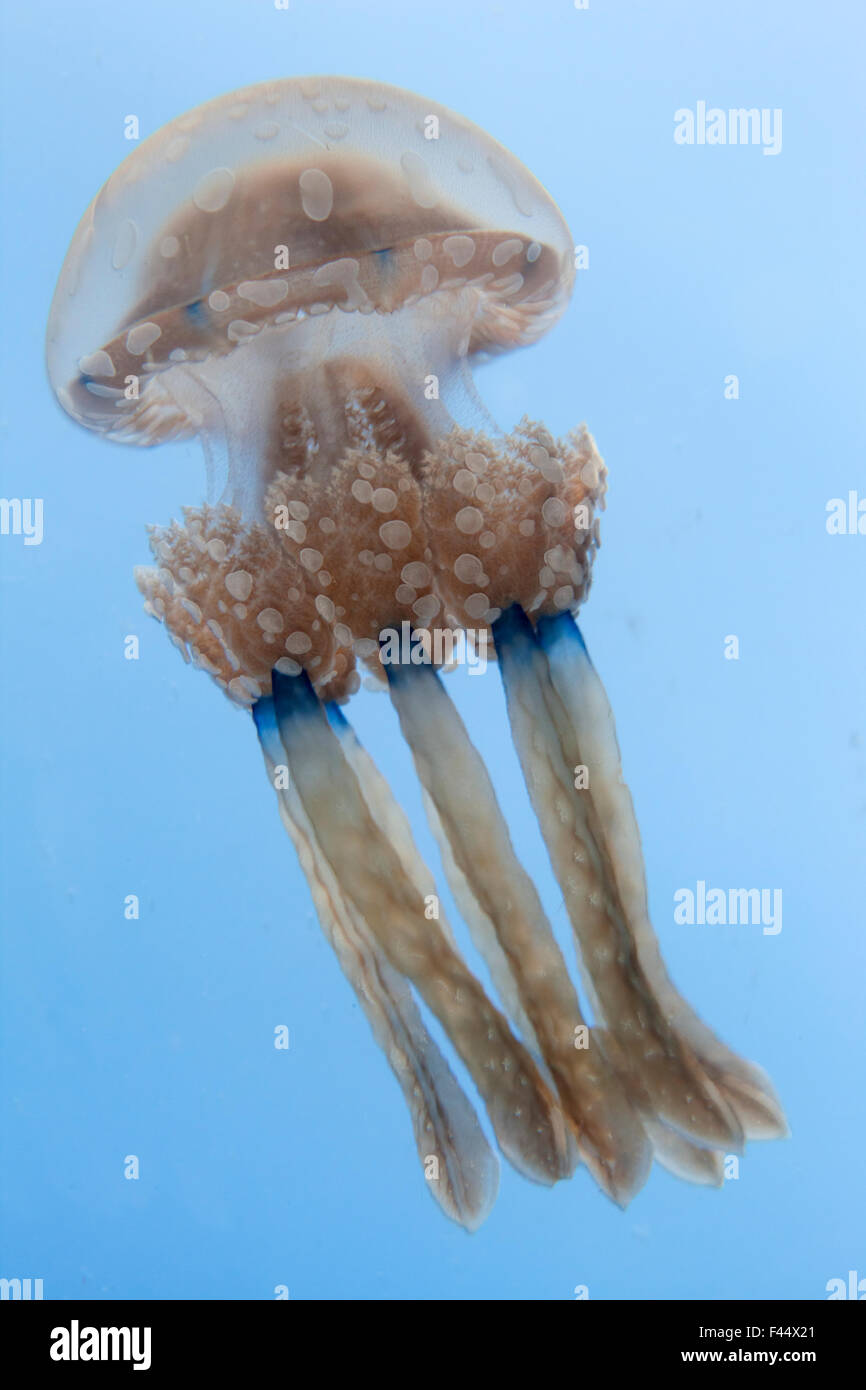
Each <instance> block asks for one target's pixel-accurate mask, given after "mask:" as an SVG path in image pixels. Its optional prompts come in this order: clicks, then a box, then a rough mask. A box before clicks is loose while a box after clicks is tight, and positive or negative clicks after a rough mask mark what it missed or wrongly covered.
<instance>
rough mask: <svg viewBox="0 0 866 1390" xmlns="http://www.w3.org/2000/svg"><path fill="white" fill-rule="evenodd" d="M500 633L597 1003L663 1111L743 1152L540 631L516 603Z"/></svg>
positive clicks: (676, 1122)
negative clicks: (658, 991)
mask: <svg viewBox="0 0 866 1390" xmlns="http://www.w3.org/2000/svg"><path fill="white" fill-rule="evenodd" d="M493 632H494V639H495V641H496V650H497V654H498V657H499V664H500V670H501V673H502V680H503V684H504V686H505V693H506V700H507V705H508V713H509V718H510V721H511V728H512V732H513V735H514V742H515V746H516V747H517V750H518V755H519V757H520V761H521V764H522V767H523V772H524V777H525V779H526V783H527V787H528V789H529V793H530V798H531V800H532V803H533V806H534V808H535V813H536V816H537V818H538V821H539V824H540V826H541V830H542V834H543V836H544V839H545V841H546V844H547V847H548V852H549V853H550V857H551V861H552V863H553V867H554V871H555V873H556V876H557V879H558V881H559V884H560V887H561V889H562V892H563V897H564V900H565V906H566V910H567V912H568V915H569V918H570V921H571V924H572V928H573V930H574V934H575V942H576V945H577V949H578V956H579V959H580V961H581V963H582V966H583V974H584V978H585V981H586V984H587V989H588V991H589V994H590V999H591V1002H592V1004H593V1009H594V1011H595V1012H596V1014H597V1016H598V1018H599V1019H600V1020H601V1021H603V1022H604V1024H605V1026H606V1027H607V1028H609V1030H610V1032H611V1034H612V1036H613V1038H614V1039H615V1041H616V1043H617V1045H618V1047H619V1048H620V1050H621V1054H622V1056H623V1057H624V1059H625V1061H626V1063H627V1066H628V1069H629V1074H630V1075H632V1076H633V1077H634V1079H635V1084H636V1086H637V1087H638V1088H642V1090H643V1091H644V1092H645V1093H646V1095H647V1096H648V1097H649V1101H650V1104H651V1106H652V1110H653V1113H654V1115H656V1116H658V1117H659V1118H661V1119H663V1120H665V1121H666V1122H667V1123H668V1124H669V1125H671V1126H672V1127H673V1128H675V1129H677V1130H679V1131H681V1132H682V1133H683V1134H684V1135H685V1136H686V1137H687V1138H689V1139H691V1140H692V1141H694V1142H696V1143H698V1144H700V1145H706V1146H707V1147H709V1148H724V1149H726V1150H735V1151H740V1150H741V1149H742V1145H743V1142H744V1137H743V1131H742V1127H741V1125H740V1122H739V1120H738V1118H737V1116H736V1114H735V1113H734V1110H733V1108H732V1107H731V1105H730V1104H729V1103H728V1101H727V1100H726V1099H725V1098H724V1097H723V1096H722V1094H721V1092H720V1091H719V1089H718V1088H717V1087H716V1085H715V1084H714V1082H713V1081H712V1080H711V1079H710V1078H709V1077H708V1076H707V1074H706V1072H705V1071H704V1070H703V1068H702V1067H701V1066H700V1064H699V1062H698V1060H697V1058H696V1057H695V1055H694V1053H693V1052H692V1051H691V1049H690V1048H689V1047H687V1046H686V1044H685V1043H684V1042H683V1040H682V1039H681V1038H680V1037H679V1036H678V1035H677V1034H676V1033H675V1032H674V1030H673V1029H672V1028H671V1026H670V1024H669V1022H668V1020H667V1018H666V1017H665V1015H664V1012H663V1010H662V1009H661V1007H660V1005H659V1004H658V1002H657V1000H656V998H655V996H654V994H653V992H652V989H651V988H650V985H649V982H648V981H647V979H646V976H645V975H644V972H643V970H642V968H641V963H640V961H639V959H638V955H637V951H636V948H635V943H634V939H633V936H632V929H631V924H630V922H629V920H628V918H627V916H626V914H625V913H624V911H623V908H622V904H621V902H620V899H619V893H618V888H617V884H616V880H615V878H614V875H613V871H612V869H611V867H610V863H609V861H608V858H607V852H606V847H605V844H604V839H603V836H602V834H601V831H600V829H599V825H598V818H597V815H596V814H595V812H594V809H593V805H592V801H591V799H590V798H588V797H586V795H585V794H584V792H583V791H578V790H576V789H575V787H574V779H573V773H572V769H573V767H574V766H575V765H576V764H575V747H574V746H573V745H571V744H570V743H569V742H568V738H567V734H568V733H569V729H568V728H567V725H566V720H565V716H564V712H563V710H562V707H561V704H560V703H559V698H558V696H557V694H556V692H555V691H554V690H553V687H552V685H551V682H550V675H549V670H548V667H547V660H546V657H545V654H544V652H543V650H542V649H541V647H540V646H539V644H538V640H537V638H536V635H535V632H534V629H533V627H532V625H531V623H530V622H529V620H528V618H527V617H526V615H525V614H524V613H523V610H522V609H520V608H519V607H518V606H517V605H514V606H513V607H512V608H510V609H509V610H508V612H507V613H505V614H503V615H502V617H501V618H499V619H498V620H497V621H496V623H495V624H494V628H493Z"/></svg>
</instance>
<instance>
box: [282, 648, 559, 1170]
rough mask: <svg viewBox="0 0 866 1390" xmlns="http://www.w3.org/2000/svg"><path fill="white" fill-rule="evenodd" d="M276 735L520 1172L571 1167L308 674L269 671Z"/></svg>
mask: <svg viewBox="0 0 866 1390" xmlns="http://www.w3.org/2000/svg"><path fill="white" fill-rule="evenodd" d="M272 679H273V694H274V707H275V710H276V717H277V726H278V729H279V734H280V740H281V742H282V745H283V749H284V751H285V754H286V758H287V762H288V765H289V768H290V770H291V774H292V776H293V779H294V783H295V786H296V787H297V790H298V793H299V796H300V799H301V802H302V804H303V807H304V810H305V812H306V814H307V816H308V818H309V820H310V822H311V823H312V824H313V825H314V826H315V828H316V837H317V840H318V842H319V844H320V845H321V848H322V852H323V854H324V855H325V858H326V859H327V861H328V863H329V865H330V867H331V869H332V870H333V872H334V874H335V875H336V877H337V878H338V880H339V882H340V885H341V888H342V891H343V892H344V893H345V895H346V897H347V899H348V900H349V901H350V902H351V903H352V904H353V906H354V908H355V910H356V911H357V913H358V914H359V916H360V917H361V918H363V920H364V921H366V922H367V923H368V925H369V927H370V929H371V931H372V932H373V934H374V936H375V937H376V940H377V942H378V944H379V945H380V946H381V948H382V950H383V951H384V952H385V955H386V956H387V958H388V960H389V961H390V963H391V965H392V966H393V967H394V969H395V970H397V971H398V972H399V973H400V974H401V975H404V976H406V977H407V978H408V979H409V980H410V981H411V982H412V984H413V985H414V986H415V988H416V989H417V990H418V992H419V994H420V995H421V997H422V999H423V1000H424V1001H425V1003H426V1004H427V1006H428V1007H429V1008H430V1009H431V1011H432V1012H433V1013H434V1014H435V1015H436V1017H437V1018H438V1019H439V1020H440V1022H441V1023H442V1025H443V1027H444V1028H445V1030H446V1032H447V1033H448V1036H449V1037H450V1038H451V1040H452V1042H453V1043H454V1046H455V1047H456V1049H457V1051H458V1053H459V1054H460V1056H461V1057H462V1059H463V1061H464V1063H465V1065H466V1067H467V1069H468V1071H469V1073H470V1075H471V1076H472V1079H473V1081H474V1082H475V1085H476V1086H477V1088H478V1090H479V1092H480V1094H481V1096H482V1099H483V1100H484V1103H485V1106H486V1108H487V1112H488V1115H489V1116H490V1121H491V1124H492V1125H493V1128H494V1131H495V1133H496V1137H497V1139H498V1141H499V1145H500V1148H501V1149H502V1152H503V1153H504V1154H505V1156H506V1157H507V1158H508V1159H509V1161H510V1162H511V1163H512V1164H513V1165H514V1167H515V1168H517V1169H518V1171H520V1172H521V1173H523V1174H524V1176H526V1177H529V1178H532V1179H534V1180H535V1181H537V1182H543V1183H552V1182H556V1181H558V1180H559V1179H560V1178H562V1177H566V1176H568V1173H569V1164H570V1145H569V1141H568V1134H567V1127H566V1124H565V1120H564V1117H563V1115H562V1112H561V1110H560V1108H559V1104H558V1102H557V1100H556V1097H555V1096H554V1095H553V1094H552V1092H551V1091H550V1089H549V1088H548V1087H547V1086H546V1084H545V1083H544V1081H543V1079H542V1077H541V1076H540V1075H539V1072H538V1069H537V1068H536V1066H535V1064H534V1062H533V1061H532V1058H531V1057H530V1055H529V1053H528V1052H527V1051H526V1049H525V1048H524V1046H523V1045H522V1044H521V1043H520V1042H519V1041H518V1040H517V1038H515V1037H514V1035H513V1033H512V1032H511V1030H510V1028H509V1027H508V1023H507V1021H506V1020H505V1018H504V1017H503V1015H502V1014H501V1013H500V1012H499V1010H498V1009H497V1008H495V1006H494V1005H493V1004H492V1003H491V1002H490V1000H489V999H488V998H487V996H486V994H485V993H484V990H483V989H482V988H481V986H480V984H479V983H478V981H477V980H476V979H475V978H474V977H473V976H472V974H471V973H470V972H469V970H468V969H467V967H466V965H465V963H464V962H463V960H462V959H461V958H460V956H459V955H458V954H457V952H456V951H455V950H454V948H453V947H452V946H451V944H450V942H449V941H448V939H447V937H446V936H445V934H444V932H442V931H440V930H439V927H438V923H436V922H435V921H428V920H425V917H424V911H423V902H422V900H420V899H419V897H418V893H417V890H416V888H415V886H414V884H413V882H412V880H411V878H410V877H409V876H408V875H407V873H406V871H405V869H404V867H403V864H402V863H401V861H400V857H399V855H398V854H397V852H396V850H395V849H394V848H393V847H392V845H391V844H390V842H389V840H388V839H387V838H386V836H385V835H383V834H382V832H381V830H380V828H379V826H378V824H377V823H376V821H375V819H374V817H373V816H372V815H371V814H370V811H369V808H368V806H367V804H366V802H365V800H364V797H363V794H362V792H361V789H360V787H359V784H358V779H357V777H356V776H355V773H354V772H353V771H352V768H351V767H350V765H349V764H348V762H347V761H346V758H345V756H344V754H343V752H342V750H341V748H340V744H339V741H338V739H337V737H336V735H335V734H334V731H333V729H332V728H331V727H330V725H329V723H328V719H327V716H326V715H325V712H324V710H323V708H322V705H321V704H320V702H319V700H318V699H317V697H316V695H315V692H314V690H313V688H312V685H311V684H310V681H309V678H308V677H307V676H306V674H302V675H300V676H285V675H283V674H282V673H281V672H279V671H277V670H276V669H275V670H274V672H273V677H272Z"/></svg>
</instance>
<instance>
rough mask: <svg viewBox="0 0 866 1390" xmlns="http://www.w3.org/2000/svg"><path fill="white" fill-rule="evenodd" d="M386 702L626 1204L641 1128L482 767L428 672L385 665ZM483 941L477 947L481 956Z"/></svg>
mask: <svg viewBox="0 0 866 1390" xmlns="http://www.w3.org/2000/svg"><path fill="white" fill-rule="evenodd" d="M385 670H386V672H387V675H388V681H389V686H390V691H391V698H392V700H393V703H394V706H395V708H396V710H397V714H398V717H399V719H400V726H401V729H402V731H403V735H404V737H405V739H406V741H407V743H408V744H409V746H410V748H411V750H412V754H413V757H414V760H415V766H416V769H417V771H418V775H419V778H420V780H421V783H422V786H423V787H424V788H425V791H426V792H427V796H428V798H429V800H430V802H432V804H433V806H434V808H435V811H436V815H437V817H438V820H439V822H440V825H441V827H442V830H443V832H444V837H445V840H446V842H447V845H448V847H449V850H450V854H451V856H452V858H453V861H454V863H455V865H456V867H457V869H458V871H459V873H460V875H461V878H462V880H463V881H464V882H465V883H466V885H467V886H468V889H469V891H470V892H471V894H472V897H473V898H474V900H475V902H476V903H477V905H478V907H479V909H480V912H481V914H482V915H483V917H484V918H485V919H486V920H487V922H488V923H489V924H490V926H489V930H490V932H491V933H492V934H493V938H494V941H495V942H496V944H497V947H498V950H499V951H500V952H501V955H502V956H503V957H504V961H505V966H506V969H507V971H508V974H509V976H510V979H511V981H513V988H515V989H516V991H517V995H518V998H519V1001H520V1004H521V1006H522V1011H523V1012H524V1013H525V1014H526V1016H527V1017H528V1019H529V1023H530V1026H531V1029H532V1035H533V1036H534V1038H535V1039H536V1040H537V1043H538V1046H539V1048H540V1051H541V1055H542V1057H543V1058H544V1061H545V1062H546V1064H547V1066H548V1067H549V1069H550V1072H551V1075H552V1076H553V1078H554V1081H555V1083H556V1087H557V1090H558V1092H559V1096H560V1099H561V1101H562V1104H563V1108H564V1110H565V1112H566V1115H567V1116H568V1117H569V1119H570V1120H571V1122H572V1123H573V1125H574V1127H575V1131H576V1134H577V1139H578V1147H579V1150H580V1153H581V1156H582V1157H583V1159H584V1161H585V1162H586V1164H587V1166H588V1167H589V1169H590V1171H591V1172H592V1173H593V1176H594V1177H595V1178H596V1180H597V1181H598V1182H599V1184H600V1185H601V1187H602V1188H603V1190H604V1191H605V1192H607V1193H608V1195H609V1196H611V1197H612V1198H613V1199H614V1201H616V1202H618V1203H619V1204H620V1205H622V1206H625V1205H626V1204H627V1203H628V1201H630V1199H631V1198H632V1197H633V1196H634V1195H635V1193H636V1192H637V1191H638V1190H639V1189H640V1187H641V1186H642V1185H643V1182H644V1181H645V1180H646V1177H647V1175H648V1173H649V1167H650V1161H651V1154H650V1148H649V1145H648V1143H647V1141H646V1137H645V1134H644V1131H643V1127H642V1125H641V1123H640V1120H639V1119H638V1117H637V1115H636V1114H635V1111H634V1108H633V1106H632V1104H631V1102H630V1101H629V1099H628V1097H627V1095H626V1093H625V1091H624V1089H623V1087H622V1085H621V1084H620V1082H619V1081H618V1079H617V1076H616V1073H615V1072H614V1071H613V1069H612V1068H611V1067H610V1066H609V1065H608V1062H607V1059H606V1058H605V1056H604V1053H603V1052H602V1051H601V1050H600V1049H599V1048H597V1047H596V1046H595V1045H594V1042H593V1039H592V1035H591V1034H589V1035H588V1036H589V1046H588V1047H586V1048H584V1047H582V1046H580V1045H579V1044H580V1042H582V1041H583V1039H582V1037H581V1034H583V1033H584V1032H585V1030H586V1025H585V1023H584V1019H583V1015H582V1013H581V1010H580V1004H579V1001H578V997H577V993H576V991H575V989H574V986H573V984H572V982H571V979H570V978H569V975H568V970H567V967H566V964H565V961H564V959H563V957H562V953H561V951H560V949H559V946H558V945H557V943H556V939H555V937H554V935H553V931H552V929H551V927H550V924H549V922H548V920H547V916H546V914H545V912H544V908H543V907H542V905H541V900H540V898H539V896H538V893H537V891H536V889H535V886H534V885H533V883H532V881H531V879H530V878H529V876H528V874H527V873H526V871H525V869H524V868H523V866H522V864H521V863H520V861H519V860H518V858H517V855H516V854H515V851H514V846H513V844H512V842H511V837H510V835H509V833H508V827H507V825H506V823H505V819H504V817H503V815H502V812H501V809H500V807H499V803H498V801H497V798H496V793H495V791H494V789H493V785H492V783H491V781H490V777H489V775H488V772H487V769H486V768H485V766H484V763H483V761H482V759H481V757H480V755H479V753H478V751H477V749H476V748H475V747H474V745H473V744H472V742H471V740H470V738H469V735H468V733H467V731H466V728H465V726H464V724H463V721H462V720H461V718H460V716H459V714H458V713H457V710H456V709H455V707H454V704H453V702H452V701H451V699H450V698H449V696H448V695H447V694H446V692H445V690H444V688H443V686H442V682H441V680H440V678H439V676H438V675H437V674H436V673H435V671H434V670H433V669H432V667H429V666H423V665H422V666H411V667H406V666H394V665H388V666H386V667H385ZM483 945H484V943H482V949H483Z"/></svg>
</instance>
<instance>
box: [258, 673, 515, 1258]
mask: <svg viewBox="0 0 866 1390" xmlns="http://www.w3.org/2000/svg"><path fill="white" fill-rule="evenodd" d="M253 715H254V719H255V723H256V728H257V730H258V734H259V740H260V743H261V746H262V753H263V756H264V760H265V766H266V768H267V770H268V776H269V780H270V782H271V785H272V786H274V787H275V790H276V792H277V804H278V808H279V813H280V819H281V821H282V823H283V826H284V828H285V830H286V833H287V834H288V836H289V839H290V840H291V841H292V844H293V845H294V847H295V850H296V852H297V854H298V859H299V861H300V863H301V867H302V868H303V870H304V874H305V875H306V878H307V882H308V883H309V886H310V892H311V895H312V898H313V902H314V903H315V906H316V911H317V914H318V917H319V921H320V923H321V925H322V928H323V930H324V932H325V935H326V937H327V939H328V941H329V942H330V944H331V946H332V948H333V950H334V952H335V954H336V956H337V959H338V961H339V963H340V967H341V969H342V970H343V973H344V975H345V976H346V978H347V979H348V981H349V983H350V985H351V986H352V988H353V990H354V991H355V994H356V996H357V998H358V1002H359V1003H360V1005H361V1007H362V1009H363V1010H364V1013H365V1014H366V1016H367V1020H368V1022H369V1023H370V1026H371V1028H372V1030H373V1035H374V1037H375V1038H376V1041H377V1042H378V1044H379V1046H380V1047H381V1048H382V1051H383V1052H384V1054H385V1056H386V1058H387V1061H388V1064H389V1066H390V1067H391V1070H392V1071H393V1072H394V1075H395V1076H396V1078H397V1081H398V1082H399V1084H400V1088H401V1090H402V1091H403V1095H404V1097H405V1099H406V1103H407V1106H408V1109H409V1114H410V1118H411V1121H412V1129H413V1132H414V1135H415V1144H416V1148H417V1150H418V1156H419V1158H420V1159H421V1162H422V1164H423V1165H424V1167H425V1171H426V1170H427V1169H428V1165H429V1162H430V1159H431V1158H437V1159H438V1160H439V1164H438V1165H437V1166H438V1172H437V1171H436V1170H433V1172H432V1175H431V1177H430V1179H429V1180H428V1184H427V1185H428V1187H429V1190H430V1193H431V1195H432V1196H433V1198H434V1200H435V1201H436V1202H437V1203H438V1204H439V1206H440V1207H441V1208H442V1210H443V1211H444V1212H445V1214H446V1215H447V1216H449V1217H450V1218H451V1219H452V1220H453V1221H456V1222H457V1223H458V1224H459V1225H461V1226H464V1227H465V1228H466V1229H467V1230H469V1231H475V1230H477V1229H478V1227H479V1226H480V1225H481V1224H482V1222H483V1221H484V1220H485V1219H486V1217H487V1216H488V1215H489V1213H490V1210H491V1208H492V1206H493V1203H494V1202H495V1200H496V1192H497V1188H498V1185H499V1165H498V1163H497V1161H496V1155H495V1154H494V1153H493V1150H492V1149H491V1148H490V1145H489V1144H488V1143H487V1140H486V1139H485V1137H484V1133H483V1131H482V1129H481V1126H480V1125H479V1123H478V1118H477V1116H476V1114H475V1111H474V1109H473V1107H472V1105H471V1103H470V1101H469V1100H468V1098H467V1097H466V1095H465V1093H464V1092H463V1090H462V1088H461V1087H460V1085H459V1083H458V1081H457V1080H456V1078H455V1077H454V1075H453V1073H452V1072H451V1069H450V1067H449V1066H448V1063H447V1062H446V1060H445V1058H444V1056H443V1055H442V1053H441V1052H440V1050H439V1048H438V1047H437V1045H436V1043H435V1041H434V1040H433V1038H432V1037H431V1036H430V1034H429V1032H428V1031H427V1029H426V1027H425V1026H424V1022H423V1020H422V1018H421V1015H420V1013H419V1011H418V1007H417V1005H416V1003H415V1000H414V999H413V997H412V993H411V990H410V989H409V986H408V984H407V983H406V981H405V980H404V979H403V978H402V977H401V976H400V975H398V974H397V972H396V971H395V970H394V969H393V968H392V967H391V965H390V964H389V963H388V960H387V958H386V956H385V954H384V952H383V951H382V950H381V948H380V947H379V946H378V944H377V943H376V941H375V938H374V937H373V936H372V934H371V932H370V929H369V927H368V926H367V924H366V923H365V922H364V921H362V920H361V919H360V918H359V917H358V915H357V913H355V912H354V911H353V909H352V906H351V904H350V903H349V902H347V900H346V898H345V896H344V895H343V893H342V892H341V889H340V885H339V883H338V882H337V880H336V879H335V877H334V875H333V873H332V872H331V870H330V868H329V866H328V863H327V861H326V859H325V857H324V855H323V854H322V851H321V847H320V846H319V844H318V843H317V840H316V836H315V832H314V830H313V827H312V825H311V824H310V822H309V820H308V819H307V817H306V815H305V814H304V810H303V807H302V805H301V803H300V800H299V798H298V795H297V792H296V791H295V789H294V788H293V787H292V786H291V783H289V785H288V786H284V785H282V783H281V784H280V785H279V786H277V780H276V778H275V773H276V768H277V767H278V766H279V765H280V764H281V763H282V760H283V757H284V753H283V749H282V744H281V743H280V739H279V733H278V731H277V725H276V718H275V714H274V706H273V701H272V700H271V699H270V698H269V697H265V698H263V699H260V700H259V701H257V703H256V705H255V706H254V707H253Z"/></svg>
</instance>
